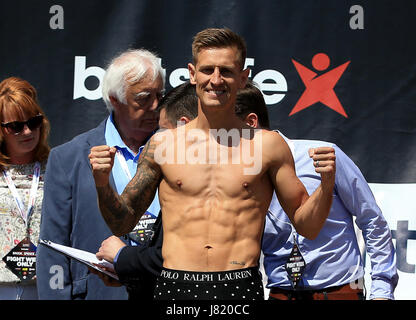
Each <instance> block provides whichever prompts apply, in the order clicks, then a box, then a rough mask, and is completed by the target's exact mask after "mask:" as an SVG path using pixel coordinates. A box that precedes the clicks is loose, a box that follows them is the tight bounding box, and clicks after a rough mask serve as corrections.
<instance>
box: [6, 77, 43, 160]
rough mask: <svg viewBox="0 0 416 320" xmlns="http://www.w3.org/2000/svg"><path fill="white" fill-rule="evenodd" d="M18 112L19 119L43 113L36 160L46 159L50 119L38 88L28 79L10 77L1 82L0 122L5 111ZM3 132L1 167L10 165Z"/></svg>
mask: <svg viewBox="0 0 416 320" xmlns="http://www.w3.org/2000/svg"><path fill="white" fill-rule="evenodd" d="M4 110H7V111H10V110H11V112H13V113H14V114H16V117H17V119H18V120H24V117H25V116H26V115H29V116H32V117H34V116H36V115H38V114H41V115H42V116H43V122H42V125H41V127H40V137H39V143H38V145H37V146H36V152H35V161H41V162H42V161H44V160H46V159H47V158H48V156H49V151H50V147H49V144H48V137H49V131H50V124H49V120H48V119H47V118H46V116H45V113H44V112H43V110H42V109H41V107H40V106H39V103H38V101H37V93H36V89H35V88H34V87H33V86H32V85H31V84H30V83H29V82H27V81H26V80H23V79H20V78H17V77H10V78H7V79H5V80H3V81H2V82H0V122H3V111H4ZM3 140H4V137H3V132H2V131H1V130H0V168H3V167H7V166H9V165H10V161H9V159H10V158H9V157H8V156H7V155H6V154H5V153H4V150H5V148H4V145H3Z"/></svg>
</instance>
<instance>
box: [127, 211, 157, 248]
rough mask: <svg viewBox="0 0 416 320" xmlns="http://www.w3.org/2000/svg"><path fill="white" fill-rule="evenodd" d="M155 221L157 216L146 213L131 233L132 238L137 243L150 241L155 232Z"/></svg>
mask: <svg viewBox="0 0 416 320" xmlns="http://www.w3.org/2000/svg"><path fill="white" fill-rule="evenodd" d="M155 222H156V218H155V217H154V216H153V215H151V214H149V213H145V214H144V215H143V216H142V217H141V218H140V220H139V222H138V223H137V225H136V227H135V228H134V229H133V231H132V232H130V233H129V238H130V240H133V241H134V242H136V243H137V244H144V243H146V242H148V241H150V240H151V239H152V237H153V234H154V231H153V225H154V224H155Z"/></svg>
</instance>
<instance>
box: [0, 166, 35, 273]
mask: <svg viewBox="0 0 416 320" xmlns="http://www.w3.org/2000/svg"><path fill="white" fill-rule="evenodd" d="M3 176H4V178H5V180H6V182H7V186H8V187H9V189H10V191H11V193H12V195H13V198H14V200H15V202H16V205H17V208H18V210H19V213H20V216H21V217H22V219H23V221H24V222H25V225H26V233H27V236H26V237H25V238H24V239H23V240H22V241H20V242H19V243H18V244H17V245H16V246H15V247H14V248H13V249H12V250H10V251H9V253H8V254H7V255H5V256H4V257H3V261H4V262H5V263H6V266H7V267H8V268H9V269H10V271H12V272H13V273H14V274H15V275H16V276H17V277H19V279H20V280H21V281H25V280H31V279H32V278H33V277H34V276H35V275H36V246H35V245H34V244H33V243H32V241H30V237H29V219H30V216H31V215H32V213H33V209H34V207H35V201H36V194H37V191H38V186H39V178H40V163H39V162H36V163H35V166H34V172H33V179H32V187H31V189H30V195H29V203H28V206H27V210H25V206H24V204H23V201H22V199H21V197H20V196H19V194H18V192H17V189H16V186H15V185H14V182H13V180H12V178H11V177H10V175H9V173H8V172H7V171H6V170H3Z"/></svg>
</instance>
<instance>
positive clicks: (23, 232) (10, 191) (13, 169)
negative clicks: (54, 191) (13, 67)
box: [0, 77, 50, 300]
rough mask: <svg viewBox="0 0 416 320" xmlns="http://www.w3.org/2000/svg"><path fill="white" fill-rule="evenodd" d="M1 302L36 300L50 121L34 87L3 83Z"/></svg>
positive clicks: (13, 80)
mask: <svg viewBox="0 0 416 320" xmlns="http://www.w3.org/2000/svg"><path fill="white" fill-rule="evenodd" d="M0 123H1V130H0V258H1V260H0V300H15V299H37V290H36V279H35V274H36V269H35V268H36V246H37V244H38V241H39V225H40V215H41V206H42V198H43V174H44V172H45V166H46V161H47V158H48V155H49V150H50V147H49V145H48V142H47V138H48V135H49V129H50V125H49V121H48V120H47V118H46V117H45V115H44V113H43V111H42V109H41V108H40V106H39V104H38V102H37V93H36V90H35V88H33V86H32V85H31V84H30V83H29V82H27V81H25V80H23V79H19V78H16V77H11V78H8V79H5V80H3V81H2V82H1V83H0Z"/></svg>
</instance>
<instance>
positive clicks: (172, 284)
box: [154, 267, 264, 300]
mask: <svg viewBox="0 0 416 320" xmlns="http://www.w3.org/2000/svg"><path fill="white" fill-rule="evenodd" d="M154 299H155V300H216V299H220V300H264V289H263V282H262V279H261V273H260V271H259V269H258V267H252V268H246V269H239V270H231V271H221V272H194V271H182V270H172V269H166V268H163V269H162V271H161V273H160V275H159V277H158V278H157V282H156V288H155V291H154Z"/></svg>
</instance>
